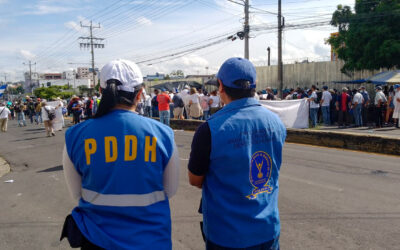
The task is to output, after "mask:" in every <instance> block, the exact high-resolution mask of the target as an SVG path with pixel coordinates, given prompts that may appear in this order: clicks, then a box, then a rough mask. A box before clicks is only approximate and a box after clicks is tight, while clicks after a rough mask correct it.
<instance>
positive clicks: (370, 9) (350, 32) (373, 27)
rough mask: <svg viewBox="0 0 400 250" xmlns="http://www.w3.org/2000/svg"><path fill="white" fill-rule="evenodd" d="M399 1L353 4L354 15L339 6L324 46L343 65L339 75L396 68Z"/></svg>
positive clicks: (360, 0) (371, 0)
mask: <svg viewBox="0 0 400 250" xmlns="http://www.w3.org/2000/svg"><path fill="white" fill-rule="evenodd" d="M399 24H400V0H356V4H355V9H354V12H352V10H351V8H350V7H349V6H342V5H339V6H338V7H337V10H336V11H335V12H334V13H333V15H332V20H331V25H333V26H335V27H337V28H338V29H339V34H338V35H337V36H332V37H330V38H329V39H328V41H327V42H328V43H329V44H330V45H331V46H332V48H333V49H334V51H335V52H336V53H337V55H338V57H339V59H342V60H343V61H344V62H345V64H344V66H343V68H342V72H344V73H350V72H352V71H354V70H374V69H380V68H388V69H391V68H395V67H399V66H400V29H399Z"/></svg>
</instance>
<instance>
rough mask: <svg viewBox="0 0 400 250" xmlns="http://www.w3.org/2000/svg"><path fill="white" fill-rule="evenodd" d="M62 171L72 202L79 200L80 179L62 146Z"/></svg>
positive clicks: (65, 149)
mask: <svg viewBox="0 0 400 250" xmlns="http://www.w3.org/2000/svg"><path fill="white" fill-rule="evenodd" d="M62 162H63V169H64V176H65V182H66V183H67V187H68V191H69V193H70V195H71V197H72V199H74V200H79V199H80V198H81V196H82V194H81V191H82V177H81V176H80V175H79V173H78V172H77V171H76V169H75V166H74V164H73V163H72V161H71V159H70V158H69V155H68V153H67V148H66V146H65V145H64V150H63V161H62Z"/></svg>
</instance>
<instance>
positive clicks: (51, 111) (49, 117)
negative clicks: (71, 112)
mask: <svg viewBox="0 0 400 250" xmlns="http://www.w3.org/2000/svg"><path fill="white" fill-rule="evenodd" d="M41 106H42V118H43V123H44V128H45V129H46V134H47V137H50V136H55V135H56V134H55V133H54V127H53V123H54V118H55V112H56V110H55V108H54V107H52V106H50V105H48V104H47V101H46V100H43V102H42V105H41Z"/></svg>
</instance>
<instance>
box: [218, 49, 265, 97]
mask: <svg viewBox="0 0 400 250" xmlns="http://www.w3.org/2000/svg"><path fill="white" fill-rule="evenodd" d="M217 78H218V79H219V80H221V82H222V84H223V85H224V86H227V87H230V88H235V89H240V88H241V87H240V86H237V85H235V84H234V82H235V81H237V80H246V81H249V82H250V84H251V85H250V89H254V88H256V79H257V73H256V68H255V67H254V65H253V64H252V63H251V62H250V61H249V60H247V59H244V58H239V57H233V58H230V59H228V60H226V61H225V62H224V63H223V64H222V66H221V68H220V69H219V71H218V74H217Z"/></svg>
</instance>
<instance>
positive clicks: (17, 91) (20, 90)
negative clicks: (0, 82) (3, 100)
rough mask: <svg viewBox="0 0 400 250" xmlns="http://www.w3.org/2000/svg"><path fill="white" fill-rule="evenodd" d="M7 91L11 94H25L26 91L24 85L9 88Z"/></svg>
mask: <svg viewBox="0 0 400 250" xmlns="http://www.w3.org/2000/svg"><path fill="white" fill-rule="evenodd" d="M7 92H8V93H9V94H11V95H18V94H23V93H24V92H25V90H24V87H22V86H18V87H16V88H11V87H8V88H7Z"/></svg>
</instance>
